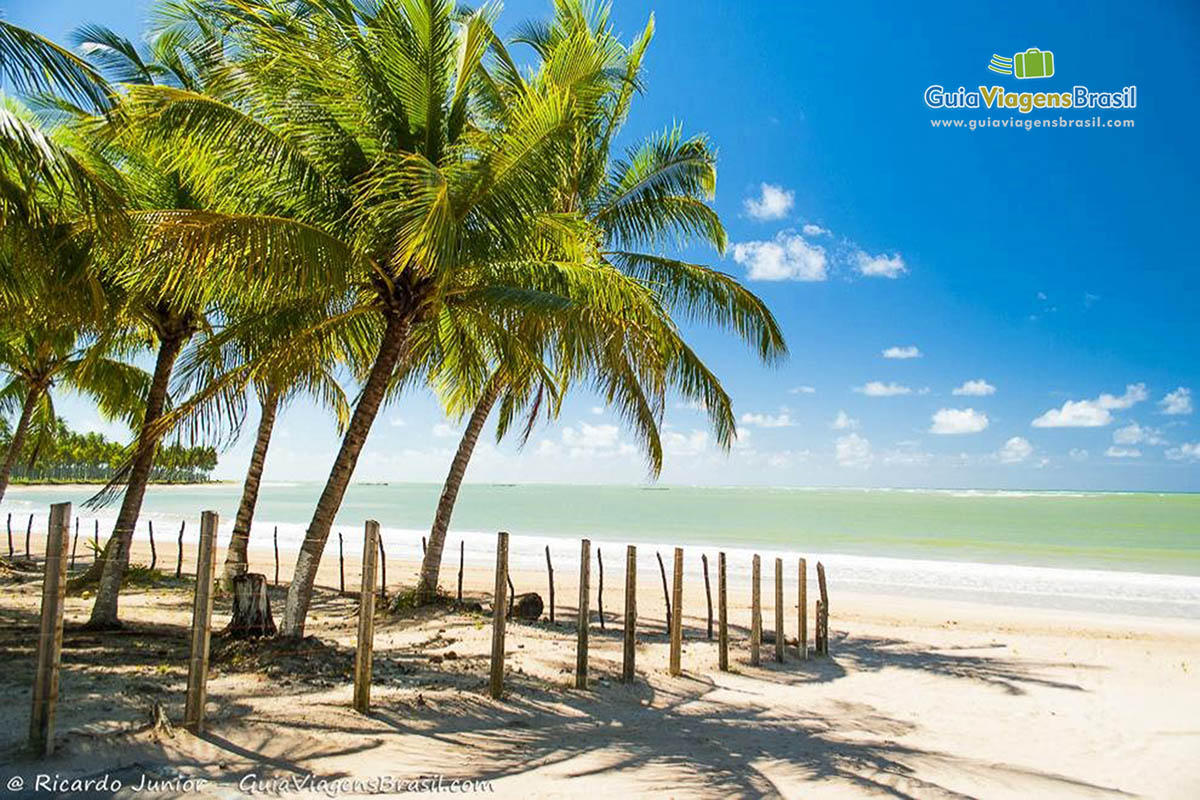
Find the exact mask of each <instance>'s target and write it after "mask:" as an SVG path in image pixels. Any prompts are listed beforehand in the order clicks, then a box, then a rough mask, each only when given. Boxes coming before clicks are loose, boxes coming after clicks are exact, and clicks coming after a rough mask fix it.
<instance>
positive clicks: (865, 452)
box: [834, 433, 874, 469]
mask: <svg viewBox="0 0 1200 800" xmlns="http://www.w3.org/2000/svg"><path fill="white" fill-rule="evenodd" d="M834 450H835V454H836V456H837V463H838V464H839V465H841V466H843V467H852V468H855V469H864V468H866V467H869V466H871V461H872V460H874V456H872V455H871V442H870V441H868V440H867V439H864V438H863V437H862V436H859V435H858V434H857V433H850V434H847V435H845V436H839V437H838V439H837V441H836V442H835V443H834Z"/></svg>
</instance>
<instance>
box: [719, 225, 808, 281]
mask: <svg viewBox="0 0 1200 800" xmlns="http://www.w3.org/2000/svg"><path fill="white" fill-rule="evenodd" d="M733 260H734V261H736V262H737V263H739V264H741V265H742V266H743V267H745V268H746V277H748V278H749V279H750V280H752V281H823V280H825V279H826V278H828V277H829V272H828V266H829V259H828V256H827V255H826V253H825V248H824V247H822V246H821V245H818V244H810V243H808V242H807V241H805V239H804V237H803V236H801V235H800V234H798V233H787V232H781V233H779V234H777V235H776V236H775V238H774V239H772V240H770V241H765V242H740V243H738V244H735V245H734V246H733Z"/></svg>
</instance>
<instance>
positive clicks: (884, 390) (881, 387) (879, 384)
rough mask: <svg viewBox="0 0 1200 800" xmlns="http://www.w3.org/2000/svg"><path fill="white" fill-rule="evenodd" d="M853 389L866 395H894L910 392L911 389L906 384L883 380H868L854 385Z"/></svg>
mask: <svg viewBox="0 0 1200 800" xmlns="http://www.w3.org/2000/svg"><path fill="white" fill-rule="evenodd" d="M854 391H856V392H858V393H859V394H865V395H866V396H867V397H895V396H896V395H900V394H912V389H910V388H908V387H907V386H901V385H900V384H898V383H884V382H883V381H868V382H867V383H865V384H863V385H862V386H856V387H855V388H854Z"/></svg>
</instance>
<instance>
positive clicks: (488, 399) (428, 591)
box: [417, 375, 502, 603]
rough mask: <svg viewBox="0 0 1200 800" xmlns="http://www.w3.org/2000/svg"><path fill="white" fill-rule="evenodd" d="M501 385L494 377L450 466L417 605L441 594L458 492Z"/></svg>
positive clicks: (422, 564) (419, 584) (431, 532)
mask: <svg viewBox="0 0 1200 800" xmlns="http://www.w3.org/2000/svg"><path fill="white" fill-rule="evenodd" d="M501 386H502V384H501V382H500V380H498V378H497V376H495V375H493V376H492V379H491V380H490V381H488V384H487V386H486V387H485V388H484V390H483V394H482V395H480V397H479V402H478V403H476V404H475V410H474V411H473V412H471V419H470V421H469V422H468V423H467V429H466V430H465V431H463V436H462V440H461V441H459V443H458V452H456V453H455V454H454V461H452V462H451V463H450V474H448V475H447V476H446V483H445V485H444V486H443V487H442V496H441V498H440V499H439V500H438V506H437V513H436V514H435V515H434V517H433V528H432V529H431V530H430V531H429V546H428V547H427V548H426V550H425V558H424V560H423V561H422V562H421V578H420V581H419V583H418V584H417V602H419V603H428V602H430V601H432V600H433V598H434V595H436V594H437V585H438V573H439V572H440V571H441V568H442V550H443V549H444V548H445V546H446V532H447V531H448V530H449V529H450V516H451V515H452V514H453V513H454V503H455V501H456V500H457V499H458V490H459V487H461V486H462V482H463V477H464V476H465V475H466V473H467V464H468V462H470V460H471V453H473V452H474V451H475V444H476V442H478V441H479V433H480V431H482V430H483V423H485V422H487V418H488V414H490V413H491V412H492V407H493V406H494V405H496V400H498V399H499V398H500V390H501Z"/></svg>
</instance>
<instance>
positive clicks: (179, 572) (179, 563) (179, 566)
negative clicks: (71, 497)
mask: <svg viewBox="0 0 1200 800" xmlns="http://www.w3.org/2000/svg"><path fill="white" fill-rule="evenodd" d="M186 526H187V520H186V519H185V520H183V521H182V522H180V523H179V541H178V547H177V551H178V555H177V557H176V558H175V577H176V578H182V577H183V529H184V528H185V527H186ZM99 540H100V520H96V541H99ZM99 557H100V554H99V552H97V553H96V558H99Z"/></svg>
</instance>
